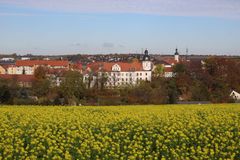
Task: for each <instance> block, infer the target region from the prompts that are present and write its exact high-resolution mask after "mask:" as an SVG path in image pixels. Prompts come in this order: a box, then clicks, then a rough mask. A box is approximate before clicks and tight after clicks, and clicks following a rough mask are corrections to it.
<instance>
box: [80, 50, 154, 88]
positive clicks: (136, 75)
mask: <svg viewBox="0 0 240 160" xmlns="http://www.w3.org/2000/svg"><path fill="white" fill-rule="evenodd" d="M152 66H153V65H152V62H151V61H150V57H149V55H148V51H147V50H146V51H145V54H144V57H143V60H142V61H141V62H140V61H138V60H134V61H133V62H130V63H128V62H116V63H114V62H100V63H92V64H90V65H89V66H88V67H87V70H88V72H87V73H85V74H84V81H85V82H89V79H90V77H91V80H92V82H90V83H91V85H90V87H93V85H95V84H96V81H97V80H99V79H102V78H104V77H105V78H106V82H105V84H106V86H108V87H118V86H124V85H136V84H138V83H139V82H140V81H151V79H152ZM91 74H92V75H91ZM93 75H94V76H93Z"/></svg>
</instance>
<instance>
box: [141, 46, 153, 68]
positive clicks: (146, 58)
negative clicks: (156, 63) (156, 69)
mask: <svg viewBox="0 0 240 160" xmlns="http://www.w3.org/2000/svg"><path fill="white" fill-rule="evenodd" d="M142 65H143V70H145V71H150V70H151V69H152V63H151V61H150V56H149V55H148V50H147V49H146V50H145V52H144V56H143V61H142Z"/></svg>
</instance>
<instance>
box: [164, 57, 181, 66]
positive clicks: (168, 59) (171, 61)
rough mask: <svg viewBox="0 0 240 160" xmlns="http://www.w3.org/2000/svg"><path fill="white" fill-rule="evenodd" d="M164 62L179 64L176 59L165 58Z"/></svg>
mask: <svg viewBox="0 0 240 160" xmlns="http://www.w3.org/2000/svg"><path fill="white" fill-rule="evenodd" d="M162 61H164V62H166V63H168V64H170V65H172V64H176V63H177V61H176V60H175V59H174V58H163V59H162Z"/></svg>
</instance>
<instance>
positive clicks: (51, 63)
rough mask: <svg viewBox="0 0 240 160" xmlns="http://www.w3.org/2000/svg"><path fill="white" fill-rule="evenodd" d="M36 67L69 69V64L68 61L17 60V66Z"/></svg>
mask: <svg viewBox="0 0 240 160" xmlns="http://www.w3.org/2000/svg"><path fill="white" fill-rule="evenodd" d="M35 65H49V66H64V67H68V65H69V62H68V61H66V60H17V61H16V66H35Z"/></svg>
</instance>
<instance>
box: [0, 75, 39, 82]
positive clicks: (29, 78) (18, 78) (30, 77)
mask: <svg viewBox="0 0 240 160" xmlns="http://www.w3.org/2000/svg"><path fill="white" fill-rule="evenodd" d="M0 78H2V79H8V80H9V79H15V80H16V81H18V82H33V81H34V80H35V77H34V76H33V75H16V74H15V75H12V74H0Z"/></svg>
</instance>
